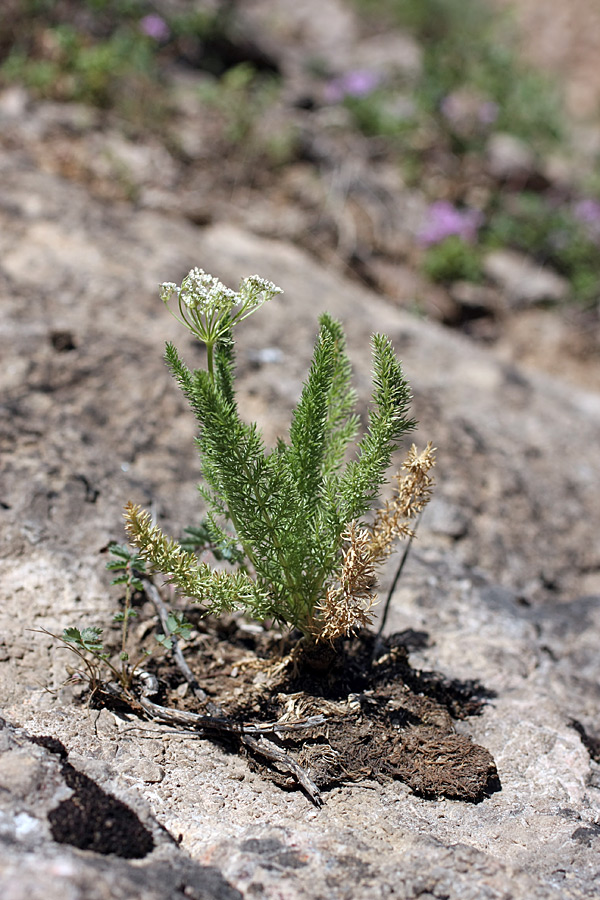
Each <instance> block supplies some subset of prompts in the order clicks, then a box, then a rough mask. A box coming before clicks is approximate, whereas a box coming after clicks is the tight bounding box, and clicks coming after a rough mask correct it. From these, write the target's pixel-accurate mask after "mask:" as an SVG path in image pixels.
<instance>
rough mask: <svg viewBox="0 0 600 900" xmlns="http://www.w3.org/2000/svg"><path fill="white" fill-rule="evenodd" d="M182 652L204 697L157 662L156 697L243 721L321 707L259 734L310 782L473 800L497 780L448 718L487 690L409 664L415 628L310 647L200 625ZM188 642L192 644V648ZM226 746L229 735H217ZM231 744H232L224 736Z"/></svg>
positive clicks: (478, 702) (482, 753) (286, 779)
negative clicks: (383, 784) (385, 785)
mask: <svg viewBox="0 0 600 900" xmlns="http://www.w3.org/2000/svg"><path fill="white" fill-rule="evenodd" d="M199 630H202V633H200V634H199V637H198V638H197V640H196V642H195V643H196V646H194V647H192V646H190V647H189V648H188V653H189V655H188V662H189V665H190V666H191V668H192V669H193V672H194V675H195V677H196V678H197V679H198V682H199V684H201V685H202V687H203V689H204V690H205V691H206V694H207V699H206V701H204V702H203V703H200V702H198V701H197V700H196V699H195V698H194V697H193V696H190V694H189V693H188V694H187V695H186V696H185V697H183V698H182V697H181V689H180V690H179V691H177V688H178V687H179V685H180V684H181V680H182V679H181V676H180V674H179V672H178V670H177V669H176V668H174V667H172V668H171V667H167V666H165V665H163V666H161V667H160V668H159V671H158V672H157V674H158V676H159V679H160V681H161V683H162V684H163V690H162V694H161V696H160V703H161V704H163V705H164V706H167V707H169V708H172V709H179V710H181V709H184V710H187V711H194V712H197V713H201V714H204V715H206V714H210V715H219V716H225V717H227V719H228V720H231V721H233V722H236V723H239V724H240V725H242V724H248V723H255V724H258V723H264V722H274V721H277V722H284V723H285V722H290V723H291V722H295V721H298V720H302V719H305V718H307V717H309V716H315V715H323V716H324V717H325V719H326V721H325V723H324V724H320V725H316V726H312V727H310V728H308V729H304V730H300V731H296V732H291V733H290V732H286V733H285V734H279V735H274V736H272V737H271V736H269V740H272V741H273V743H275V744H276V745H277V747H278V748H280V749H281V750H283V751H284V752H285V753H286V754H287V755H288V757H290V758H291V759H292V760H293V761H294V762H296V763H298V764H299V765H300V766H302V767H303V768H304V769H305V770H306V772H307V773H308V775H309V777H310V778H311V779H312V781H313V782H314V783H315V784H316V785H317V787H318V788H319V789H321V790H327V789H330V788H333V787H335V786H339V785H343V784H347V783H351V782H357V781H361V780H363V779H367V778H370V779H375V780H378V781H384V780H387V779H390V778H398V779H400V780H401V781H404V782H405V783H406V784H408V785H409V786H410V787H411V789H412V790H413V791H414V792H415V793H417V794H419V795H421V796H423V797H431V798H435V797H448V798H451V799H454V800H465V801H469V802H478V801H481V800H483V799H484V798H485V797H488V796H489V795H490V794H491V793H492V792H494V791H496V790H499V789H500V781H499V778H498V773H497V770H496V766H495V763H494V760H493V758H492V756H491V755H490V753H489V752H488V751H487V750H485V749H484V748H483V747H480V746H478V745H477V744H474V743H473V741H471V739H470V738H469V737H467V736H466V735H464V734H458V733H456V731H455V728H454V724H453V721H454V720H456V719H464V718H466V717H467V716H471V715H475V714H477V713H478V712H479V711H480V710H481V708H482V706H483V704H484V703H485V701H486V699H488V698H489V697H490V696H491V695H490V693H489V692H487V691H486V690H485V689H484V688H483V687H482V686H481V685H479V684H477V683H474V682H471V683H459V682H455V681H449V680H447V679H445V678H444V677H443V676H441V675H439V674H437V673H434V672H419V671H417V670H415V669H413V668H412V667H411V665H410V662H409V659H408V650H407V645H410V644H411V642H412V641H413V637H414V635H412V634H407V635H402V634H396V635H392V636H390V637H387V638H385V639H383V640H379V641H377V639H376V637H375V635H373V634H371V633H369V632H362V633H361V634H359V635H357V636H356V637H354V638H351V639H347V640H344V641H342V642H340V644H339V645H338V646H336V647H335V649H333V648H330V647H328V646H322V647H320V649H319V650H318V653H317V654H316V655H315V654H314V653H312V654H307V653H305V652H303V651H302V650H301V649H300V650H299V649H298V645H296V649H292V650H291V652H289V651H290V647H291V646H293V645H289V646H285V645H282V643H281V642H280V643H279V645H278V646H275V642H274V641H273V640H272V639H269V638H267V637H266V635H264V634H254V633H252V632H249V631H246V630H244V626H243V625H238V624H237V623H236V622H235V621H230V622H229V623H222V622H219V623H212V624H211V623H207V622H201V623H199ZM192 651H193V652H192ZM225 742H226V743H227V744H228V745H229V746H231V745H232V736H231V735H229V736H227V737H226V738H225ZM233 744H235V745H236V747H237V746H239V744H237V742H236V741H235V740H234V739H233ZM251 765H253V766H256V767H258V768H259V769H260V770H261V771H262V772H263V773H265V774H268V776H269V777H271V778H272V779H274V780H275V781H276V782H277V783H278V784H280V785H281V786H282V787H284V788H292V787H296V786H297V782H296V780H295V779H294V778H293V777H292V776H291V775H290V773H289V772H288V771H278V767H277V764H276V763H275V764H274V766H273V767H271V768H269V769H266V768H265V766H264V765H263V761H262V760H261V759H260V757H251Z"/></svg>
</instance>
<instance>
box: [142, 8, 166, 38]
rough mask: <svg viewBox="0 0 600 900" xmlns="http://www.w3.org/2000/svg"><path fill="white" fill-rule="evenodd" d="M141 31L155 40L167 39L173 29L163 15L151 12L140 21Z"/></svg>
mask: <svg viewBox="0 0 600 900" xmlns="http://www.w3.org/2000/svg"><path fill="white" fill-rule="evenodd" d="M139 25H140V31H141V32H142V33H143V34H145V35H147V36H148V37H151V38H154V40H155V41H166V40H167V39H168V38H169V37H170V36H171V29H170V28H169V26H168V25H167V23H166V22H165V20H164V19H163V18H162V17H161V16H157V15H155V14H150V15H148V16H144V17H143V19H140V22H139Z"/></svg>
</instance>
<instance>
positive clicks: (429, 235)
mask: <svg viewBox="0 0 600 900" xmlns="http://www.w3.org/2000/svg"><path fill="white" fill-rule="evenodd" d="M482 221H483V216H482V214H481V213H480V212H479V210H477V209H457V208H456V206H452V204H451V203H448V201H447V200H438V201H437V202H436V203H432V204H431V206H430V207H429V209H428V210H427V218H426V220H425V225H424V227H423V228H422V230H421V231H420V232H419V234H418V240H419V243H420V244H423V245H424V246H425V247H429V246H431V245H432V244H440V243H441V242H442V241H444V240H445V239H446V238H447V237H451V236H452V235H456V236H457V237H460V238H462V240H463V241H469V242H472V241H475V240H476V239H477V229H478V228H479V227H480V225H481V224H482Z"/></svg>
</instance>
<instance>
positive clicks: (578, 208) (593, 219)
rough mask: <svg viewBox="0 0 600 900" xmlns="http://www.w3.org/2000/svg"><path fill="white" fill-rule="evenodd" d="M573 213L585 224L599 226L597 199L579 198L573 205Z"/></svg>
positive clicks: (599, 207)
mask: <svg viewBox="0 0 600 900" xmlns="http://www.w3.org/2000/svg"><path fill="white" fill-rule="evenodd" d="M573 215H574V216H575V218H576V219H579V221H580V222H583V223H584V224H585V225H595V226H596V228H598V227H600V203H599V202H598V201H597V200H591V199H590V198H589V197H588V198H587V199H586V200H580V201H579V202H578V203H576V204H575V206H574V207H573Z"/></svg>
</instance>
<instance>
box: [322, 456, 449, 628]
mask: <svg viewBox="0 0 600 900" xmlns="http://www.w3.org/2000/svg"><path fill="white" fill-rule="evenodd" d="M434 449H435V448H434V447H433V446H432V443H431V441H429V443H428V444H427V446H426V447H425V450H423V451H422V453H419V452H418V451H417V448H416V446H415V444H413V445H412V446H411V448H410V450H409V452H408V455H407V457H406V459H405V460H404V463H403V464H402V468H401V470H400V472H398V473H397V475H396V476H395V480H396V485H397V488H396V492H395V495H394V497H393V498H392V499H391V500H387V501H386V503H385V506H384V507H383V508H382V509H380V510H379V511H378V512H377V514H376V516H375V521H374V522H373V524H372V525H371V527H369V528H366V527H365V528H363V527H360V526H359V524H358V523H357V522H355V521H353V522H350V523H349V525H348V527H347V529H346V531H345V532H344V534H343V538H344V540H345V542H346V548H345V550H344V552H343V556H342V568H341V572H340V575H339V579H338V581H337V582H336V583H335V584H333V585H330V586H329V588H328V590H327V593H326V595H325V597H324V598H323V600H322V601H321V602H320V603H319V604H318V606H317V612H318V618H317V620H316V622H315V630H314V636H315V638H316V640H318V641H330V642H332V643H333V641H335V640H336V638H338V637H342V636H343V635H346V636H347V635H349V634H351V632H353V631H355V630H356V629H358V628H364V627H365V626H367V625H370V624H371V623H372V618H371V615H370V613H371V610H372V609H373V607H374V606H375V604H376V603H377V595H376V594H374V593H373V587H374V586H375V584H376V580H377V579H376V575H375V566H376V565H377V564H379V563H381V562H383V560H384V559H386V557H388V556H389V554H390V552H391V550H392V545H393V543H394V541H395V540H398V539H400V538H403V537H413V536H414V531H413V530H412V529H411V527H410V525H409V523H410V521H411V520H412V519H415V518H416V516H417V515H418V514H419V513H420V512H422V510H423V509H424V508H425V506H426V505H427V503H428V502H429V499H430V497H431V491H432V488H433V484H434V482H433V478H432V477H431V475H430V474H429V472H430V470H431V469H432V468H433V466H434V465H435V455H434Z"/></svg>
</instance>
